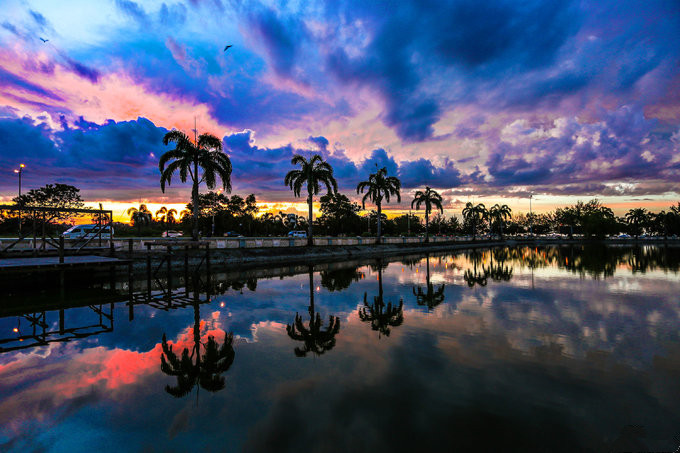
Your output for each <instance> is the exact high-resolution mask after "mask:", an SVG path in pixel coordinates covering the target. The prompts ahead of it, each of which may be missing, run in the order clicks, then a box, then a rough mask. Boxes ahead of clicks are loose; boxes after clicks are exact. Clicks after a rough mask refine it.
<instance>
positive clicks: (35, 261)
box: [0, 255, 128, 272]
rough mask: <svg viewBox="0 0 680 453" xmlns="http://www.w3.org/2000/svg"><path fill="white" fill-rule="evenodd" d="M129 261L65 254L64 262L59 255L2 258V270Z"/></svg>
mask: <svg viewBox="0 0 680 453" xmlns="http://www.w3.org/2000/svg"><path fill="white" fill-rule="evenodd" d="M127 262H128V261H127V260H122V259H118V258H110V257H107V256H96V255H75V256H65V257H64V262H63V263H60V262H59V257H58V256H40V257H34V258H33V257H32V258H0V272H5V271H36V270H49V269H63V268H74V267H95V266H111V265H114V266H115V265H120V264H126V263H127Z"/></svg>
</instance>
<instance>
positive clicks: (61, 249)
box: [59, 236, 64, 264]
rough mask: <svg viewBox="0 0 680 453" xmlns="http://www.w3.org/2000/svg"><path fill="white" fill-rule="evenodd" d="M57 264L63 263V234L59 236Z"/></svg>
mask: <svg viewBox="0 0 680 453" xmlns="http://www.w3.org/2000/svg"><path fill="white" fill-rule="evenodd" d="M59 264H64V236H59Z"/></svg>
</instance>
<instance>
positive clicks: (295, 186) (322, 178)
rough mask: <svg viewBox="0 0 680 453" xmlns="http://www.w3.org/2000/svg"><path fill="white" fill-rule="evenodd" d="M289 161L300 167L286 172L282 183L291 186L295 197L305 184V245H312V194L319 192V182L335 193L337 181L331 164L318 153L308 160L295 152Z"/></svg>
mask: <svg viewBox="0 0 680 453" xmlns="http://www.w3.org/2000/svg"><path fill="white" fill-rule="evenodd" d="M290 163H291V164H293V165H299V166H300V169H299V170H291V171H289V172H288V174H286V177H285V179H284V183H285V184H286V185H287V186H288V187H290V188H291V190H292V191H293V194H294V195H295V196H296V197H299V196H300V192H301V191H302V186H303V185H305V184H306V185H307V204H308V206H309V219H308V222H307V223H308V226H307V227H308V230H309V231H308V234H307V245H314V238H313V236H312V216H313V213H312V204H313V203H314V195H318V194H319V190H320V189H321V184H324V185H325V186H326V190H327V191H328V192H329V193H330V192H333V193H337V192H338V183H337V182H336V181H335V178H334V177H333V167H331V164H329V163H328V162H326V161H325V160H323V158H322V157H321V156H320V155H318V154H314V155H313V156H312V158H311V159H309V160H307V159H305V158H304V156H301V155H299V154H296V155H295V156H293V159H291V161H290Z"/></svg>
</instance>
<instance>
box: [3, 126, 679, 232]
mask: <svg viewBox="0 0 680 453" xmlns="http://www.w3.org/2000/svg"><path fill="white" fill-rule="evenodd" d="M163 143H164V144H165V145H168V144H170V143H173V144H174V145H175V148H174V149H172V150H170V151H167V152H166V153H164V154H163V155H162V156H161V157H160V159H159V165H158V166H159V171H160V174H161V177H160V187H161V191H162V192H165V188H166V187H167V186H169V185H171V183H172V179H173V177H174V176H175V175H178V176H179V179H180V181H181V182H187V181H190V182H191V184H192V190H191V201H190V202H189V203H188V204H187V205H186V208H185V209H183V210H182V211H181V212H177V210H175V209H168V208H166V207H162V208H161V209H160V210H158V211H157V212H156V213H152V212H151V211H150V210H149V209H148V208H147V207H146V205H144V204H142V205H140V206H139V207H136V206H135V207H131V208H130V209H128V210H127V214H128V215H129V216H130V217H131V220H132V224H133V227H134V230H136V231H133V230H132V229H130V228H129V227H128V226H126V225H124V224H117V225H116V231H117V234H119V235H120V233H122V234H123V235H126V233H128V234H134V233H135V232H136V233H137V234H138V235H141V234H151V235H154V234H160V233H161V232H162V231H167V230H169V229H179V228H181V229H182V230H184V231H185V232H187V233H191V236H192V237H193V238H194V239H198V238H199V236H200V235H203V236H222V235H224V234H225V233H228V232H232V231H233V232H236V233H239V234H243V235H249V236H263V235H264V236H269V235H271V236H279V235H285V234H287V233H288V232H289V231H291V230H301V229H306V230H307V232H308V241H309V244H310V245H312V243H313V240H312V238H313V236H314V234H315V233H316V234H319V235H330V236H340V235H345V236H358V235H370V236H373V235H375V236H377V237H378V240H379V241H380V239H381V238H382V236H383V235H415V234H423V233H424V235H425V240H426V241H428V240H429V236H430V233H431V232H434V233H436V234H444V235H455V234H465V235H471V236H472V238H473V240H474V239H477V238H478V237H479V236H480V235H486V234H494V235H499V236H500V237H501V238H502V237H503V236H504V235H505V234H512V235H515V234H526V233H529V234H546V233H559V234H565V235H568V236H570V237H573V236H574V235H583V236H584V237H596V238H603V237H606V236H611V235H617V234H621V233H624V234H630V235H631V236H634V237H635V238H638V237H639V236H641V235H643V234H654V235H658V236H664V237H668V236H672V235H679V234H680V202H679V203H678V204H677V205H675V206H671V207H669V209H668V210H663V211H661V212H659V213H651V212H649V211H647V210H646V209H644V208H634V209H631V210H629V211H628V212H627V213H626V214H625V215H624V216H623V217H617V216H615V215H614V213H613V211H612V210H611V209H610V208H608V207H606V206H604V205H603V204H602V203H600V202H599V201H598V200H597V199H593V200H590V201H588V202H581V201H579V202H578V203H576V204H575V205H573V206H568V207H564V208H558V209H556V210H554V211H551V212H548V213H543V214H529V215H526V214H519V215H516V216H513V215H512V210H511V209H510V208H509V207H508V206H507V205H505V204H503V205H500V204H496V205H494V206H492V207H491V208H488V209H487V208H486V206H485V205H484V204H482V203H477V204H474V203H471V202H468V203H467V204H466V205H465V206H464V207H463V209H462V212H461V214H462V217H461V218H462V221H461V220H459V219H458V218H457V217H456V216H450V217H448V218H447V217H445V216H444V208H443V199H442V196H441V195H440V194H439V193H438V192H437V191H436V190H434V189H432V188H431V187H429V186H426V187H425V188H424V190H417V191H416V192H415V195H414V198H413V199H412V200H411V208H412V209H415V210H416V211H418V210H420V209H421V208H422V209H423V210H424V214H425V215H424V222H422V221H421V219H420V218H419V217H418V216H416V215H413V214H412V213H410V212H409V214H402V215H399V216H396V217H394V218H392V219H388V218H387V216H386V215H385V214H384V213H383V206H384V204H386V203H390V201H392V200H394V199H396V201H397V202H401V181H400V180H399V178H397V177H396V176H391V175H388V172H387V169H386V168H385V167H383V168H378V166H377V165H376V170H375V172H374V173H370V174H369V175H368V178H367V179H366V180H365V181H361V182H360V183H359V184H358V185H357V187H356V193H357V195H362V198H361V205H359V204H358V203H356V202H353V201H351V200H350V198H349V197H348V196H347V195H344V194H342V193H340V192H338V183H337V181H336V179H335V177H334V175H333V168H332V166H331V165H330V164H329V163H328V162H326V161H325V160H324V159H323V158H322V156H321V155H319V154H314V155H312V156H311V157H310V158H306V157H304V156H302V155H295V156H294V157H293V158H292V160H291V165H293V166H294V167H295V168H294V169H293V170H291V171H289V172H288V173H287V174H286V175H285V178H284V180H283V183H284V184H285V185H286V186H288V187H289V188H290V189H291V190H292V191H293V195H294V196H295V197H302V196H303V193H304V192H306V194H305V195H306V197H305V198H306V201H307V204H308V216H307V218H305V217H303V216H299V215H297V214H286V213H283V212H279V213H278V214H275V213H270V212H267V213H264V214H263V215H260V216H258V213H259V209H258V207H257V200H256V198H255V195H254V194H250V195H248V196H246V197H245V198H244V197H241V196H239V195H231V196H227V195H226V194H229V193H230V192H231V173H232V165H231V161H230V159H229V157H228V156H227V155H226V154H225V153H224V151H223V148H222V142H221V140H219V139H218V138H217V137H215V136H214V135H211V134H201V135H199V136H197V137H196V138H195V140H194V141H192V140H191V139H190V138H189V137H188V136H187V135H186V134H184V133H183V132H181V131H177V130H173V131H170V132H168V133H167V134H166V135H165V136H164V138H163ZM218 180H219V181H220V182H221V190H220V191H217V192H215V191H213V190H214V189H215V188H216V187H217V185H218V184H217V182H218ZM202 183H205V185H206V186H207V187H208V189H210V190H211V191H209V192H207V193H204V194H201V193H200V191H199V187H200V185H201V184H202ZM321 192H325V194H324V195H322V196H321V197H320V198H319V202H320V210H321V216H319V217H318V218H317V219H313V211H312V210H313V204H314V201H315V197H316V196H318V195H319V194H320V193H321ZM14 202H15V203H16V204H17V205H20V206H24V207H30V206H52V207H82V206H84V202H83V200H82V198H81V197H80V194H79V190H78V189H77V188H76V187H73V186H69V185H65V184H55V185H52V184H47V185H46V186H44V187H42V188H39V189H32V190H30V191H29V192H28V193H26V194H24V195H21V196H19V197H16V198H14ZM367 202H370V203H372V204H373V205H374V206H375V208H376V209H375V210H370V211H368V212H367V213H366V214H364V215H363V216H362V215H359V212H360V211H362V210H366V204H367ZM433 213H434V214H435V215H433V216H432V214H433ZM16 216H17V213H16V212H12V211H6V212H0V230H5V229H7V227H8V225H11V224H12V222H13V221H14V219H13V218H14V217H16ZM309 219H313V220H312V221H311V222H310V221H309ZM26 220H27V221H28V220H29V219H26Z"/></svg>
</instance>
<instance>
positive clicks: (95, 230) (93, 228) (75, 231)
mask: <svg viewBox="0 0 680 453" xmlns="http://www.w3.org/2000/svg"><path fill="white" fill-rule="evenodd" d="M100 232H101V235H102V239H111V235H112V234H113V228H111V227H109V226H108V225H102V226H99V225H97V224H89V225H73V226H72V227H71V228H69V229H68V230H66V231H64V232H63V233H62V234H61V235H62V236H63V237H64V239H81V238H84V237H86V236H87V238H88V239H89V238H92V237H99V233H100Z"/></svg>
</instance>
